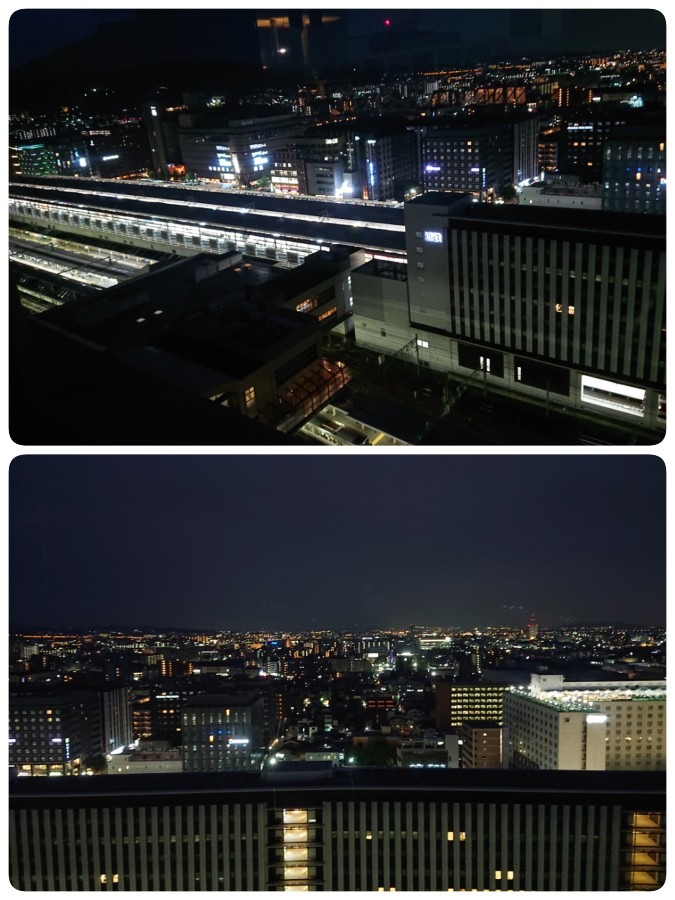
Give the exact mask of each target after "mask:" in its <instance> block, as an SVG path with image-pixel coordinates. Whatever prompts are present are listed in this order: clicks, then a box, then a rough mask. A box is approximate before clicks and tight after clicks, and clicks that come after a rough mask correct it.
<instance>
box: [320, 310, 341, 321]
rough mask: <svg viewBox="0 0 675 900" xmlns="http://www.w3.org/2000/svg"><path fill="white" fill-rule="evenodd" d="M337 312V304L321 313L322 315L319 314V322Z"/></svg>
mask: <svg viewBox="0 0 675 900" xmlns="http://www.w3.org/2000/svg"><path fill="white" fill-rule="evenodd" d="M336 313H337V306H333V307H331V308H330V309H327V310H326V312H323V313H321V315H320V316H319V322H323V320H324V319H328V318H330V317H331V316H334V315H336Z"/></svg>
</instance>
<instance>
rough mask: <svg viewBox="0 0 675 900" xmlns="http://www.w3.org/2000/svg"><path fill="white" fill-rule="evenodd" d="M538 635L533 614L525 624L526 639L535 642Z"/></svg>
mask: <svg viewBox="0 0 675 900" xmlns="http://www.w3.org/2000/svg"><path fill="white" fill-rule="evenodd" d="M538 634H539V626H538V625H537V620H536V619H535V618H534V613H532V615H531V616H530V621H529V622H528V623H527V639H528V641H536V640H537V635H538Z"/></svg>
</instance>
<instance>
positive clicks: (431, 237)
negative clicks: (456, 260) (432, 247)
mask: <svg viewBox="0 0 675 900" xmlns="http://www.w3.org/2000/svg"><path fill="white" fill-rule="evenodd" d="M424 240H425V241H426V243H427V244H442V243H443V232H442V231H425V232H424Z"/></svg>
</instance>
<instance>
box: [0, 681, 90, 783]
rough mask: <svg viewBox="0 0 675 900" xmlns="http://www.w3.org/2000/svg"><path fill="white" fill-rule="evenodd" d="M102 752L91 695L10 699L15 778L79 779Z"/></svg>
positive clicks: (31, 695) (76, 693) (11, 761)
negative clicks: (74, 776) (31, 776)
mask: <svg viewBox="0 0 675 900" xmlns="http://www.w3.org/2000/svg"><path fill="white" fill-rule="evenodd" d="M103 752H104V746H103V742H102V734H101V710H100V706H99V699H98V697H97V696H96V694H95V693H94V692H93V691H71V692H67V693H61V694H58V693H55V694H48V695H45V694H36V693H21V694H14V693H13V694H11V695H10V698H9V766H10V771H12V770H13V771H14V773H15V774H16V775H79V774H81V773H82V772H84V771H85V770H86V769H87V767H88V765H89V764H90V763H91V762H92V761H93V760H94V759H96V758H99V757H101V756H102V754H103Z"/></svg>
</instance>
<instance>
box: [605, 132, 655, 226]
mask: <svg viewBox="0 0 675 900" xmlns="http://www.w3.org/2000/svg"><path fill="white" fill-rule="evenodd" d="M602 208H603V209H604V210H607V211H608V212H632V213H649V214H651V215H662V216H665V214H666V134H665V127H664V129H663V131H661V132H656V133H655V132H654V131H653V130H652V129H649V128H643V129H638V128H626V129H625V130H623V131H617V132H616V133H615V135H614V136H613V138H612V139H611V140H609V141H607V144H606V146H605V158H604V178H603V189H602Z"/></svg>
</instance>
